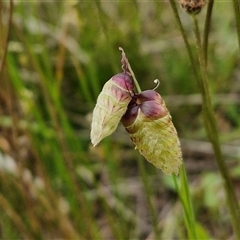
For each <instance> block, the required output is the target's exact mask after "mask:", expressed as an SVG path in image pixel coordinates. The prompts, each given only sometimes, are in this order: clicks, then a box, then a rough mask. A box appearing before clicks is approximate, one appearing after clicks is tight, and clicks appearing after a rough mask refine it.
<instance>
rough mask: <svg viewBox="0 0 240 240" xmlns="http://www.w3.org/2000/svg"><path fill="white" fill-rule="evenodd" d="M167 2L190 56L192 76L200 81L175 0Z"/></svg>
mask: <svg viewBox="0 0 240 240" xmlns="http://www.w3.org/2000/svg"><path fill="white" fill-rule="evenodd" d="M169 2H170V4H171V7H172V10H173V13H174V17H175V19H176V21H177V24H178V27H179V30H180V32H181V34H182V37H183V41H184V44H185V46H186V49H187V52H188V55H189V58H190V61H191V68H192V70H193V74H194V77H195V78H196V80H197V82H200V80H199V76H198V70H197V68H196V64H195V59H194V55H193V53H192V50H191V47H190V44H189V42H188V38H187V34H186V32H185V30H184V28H183V25H182V22H181V20H180V17H179V14H178V10H177V6H176V2H175V0H169Z"/></svg>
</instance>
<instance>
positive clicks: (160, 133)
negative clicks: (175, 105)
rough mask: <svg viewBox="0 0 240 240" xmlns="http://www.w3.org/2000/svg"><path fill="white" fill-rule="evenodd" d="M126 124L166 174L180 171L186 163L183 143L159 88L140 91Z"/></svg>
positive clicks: (138, 144) (145, 153)
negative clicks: (181, 144) (181, 145)
mask: <svg viewBox="0 0 240 240" xmlns="http://www.w3.org/2000/svg"><path fill="white" fill-rule="evenodd" d="M122 123H123V125H124V127H125V128H126V130H127V132H128V133H129V134H130V137H131V139H132V141H133V143H134V144H135V145H136V148H137V149H138V150H139V152H140V153H141V154H142V155H143V156H144V157H145V158H146V159H147V160H148V161H149V162H151V163H152V164H153V165H155V166H156V167H157V168H160V169H162V171H163V172H164V173H166V174H172V173H175V174H178V172H179V167H180V166H181V164H182V152H181V149H180V142H179V139H178V136H177V132H176V129H175V127H174V125H173V123H172V119H171V116H170V114H169V111H168V109H167V107H166V105H165V102H164V101H163V99H162V98H161V96H160V95H159V94H158V93H157V92H156V91H154V90H147V91H144V92H142V93H140V94H136V95H135V96H134V97H133V98H132V101H131V102H130V103H129V106H128V110H127V112H126V113H125V114H124V116H123V117H122Z"/></svg>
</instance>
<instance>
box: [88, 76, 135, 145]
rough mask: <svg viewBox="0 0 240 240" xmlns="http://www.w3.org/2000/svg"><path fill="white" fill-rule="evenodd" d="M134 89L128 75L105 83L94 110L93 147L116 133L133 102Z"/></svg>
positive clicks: (91, 134) (91, 135)
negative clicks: (132, 93)
mask: <svg viewBox="0 0 240 240" xmlns="http://www.w3.org/2000/svg"><path fill="white" fill-rule="evenodd" d="M133 88H134V84H133V81H132V79H131V77H130V76H129V75H128V74H127V73H119V74H116V75H114V76H113V77H112V78H111V79H110V80H108V81H107V82H106V83H105V85H104V86H103V89H102V91H101V93H100V94H99V96H98V99H97V103H96V106H95V108H94V110H93V116H92V123H91V133H90V138H91V142H92V144H93V146H96V145H97V144H98V143H99V142H100V141H101V140H102V139H103V138H105V137H107V136H109V135H110V134H111V133H113V132H114V131H115V129H116V128H117V126H118V123H119V122H120V120H121V118H122V116H123V114H124V113H125V112H126V110H127V106H128V104H129V102H130V101H131V98H132V97H131V92H132V90H133Z"/></svg>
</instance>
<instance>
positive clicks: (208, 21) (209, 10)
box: [202, 0, 214, 65]
mask: <svg viewBox="0 0 240 240" xmlns="http://www.w3.org/2000/svg"><path fill="white" fill-rule="evenodd" d="M213 4H214V0H209V2H208V7H207V14H206V19H205V26H204V32H203V47H202V48H203V53H204V60H205V62H206V65H207V56H208V37H209V32H210V27H211V17H212V9H213Z"/></svg>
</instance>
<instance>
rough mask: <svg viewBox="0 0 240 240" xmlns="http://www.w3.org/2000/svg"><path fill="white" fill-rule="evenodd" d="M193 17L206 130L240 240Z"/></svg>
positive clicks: (238, 214) (239, 213)
mask: <svg viewBox="0 0 240 240" xmlns="http://www.w3.org/2000/svg"><path fill="white" fill-rule="evenodd" d="M192 17H193V25H194V34H195V38H196V45H197V52H198V58H199V65H200V71H201V78H200V79H201V81H202V82H201V85H202V88H201V94H202V100H203V106H202V111H203V119H204V123H205V130H206V133H207V136H208V138H209V140H210V142H211V143H212V147H213V150H214V153H215V158H216V161H217V164H218V167H219V170H220V173H221V175H222V178H223V180H224V187H225V192H226V195H227V196H226V197H227V203H228V207H229V210H230V214H231V220H232V225H233V229H234V232H235V234H236V237H237V239H240V229H239V222H240V209H239V204H238V200H237V197H236V194H235V191H234V188H233V185H232V182H231V179H230V174H229V172H228V170H227V165H226V163H225V161H224V158H223V154H222V151H221V147H220V141H219V133H218V128H217V121H216V118H215V115H214V111H213V106H212V101H211V96H210V90H209V84H208V76H207V69H206V68H207V67H206V61H205V57H204V52H203V49H202V45H201V39H200V32H199V27H198V21H197V18H196V16H195V15H192Z"/></svg>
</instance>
